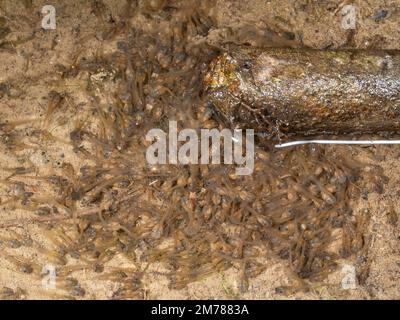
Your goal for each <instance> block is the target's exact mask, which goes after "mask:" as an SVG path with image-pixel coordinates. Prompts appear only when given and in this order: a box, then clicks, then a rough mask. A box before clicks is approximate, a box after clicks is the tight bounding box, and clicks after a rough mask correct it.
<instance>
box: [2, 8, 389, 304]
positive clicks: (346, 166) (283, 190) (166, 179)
mask: <svg viewBox="0 0 400 320" xmlns="http://www.w3.org/2000/svg"><path fill="white" fill-rule="evenodd" d="M128 3H129V6H128V7H127V9H126V17H125V19H126V20H124V19H121V22H120V23H115V25H114V26H112V27H110V26H109V25H107V26H106V27H105V31H104V33H103V38H104V41H112V40H115V39H119V40H118V42H117V45H116V46H117V48H116V50H115V53H113V54H111V55H104V56H98V57H96V58H93V59H83V58H77V59H75V61H74V64H73V65H72V66H61V65H60V66H58V72H59V73H60V74H61V77H62V78H63V79H65V80H67V79H70V78H74V77H77V76H79V75H82V74H87V77H88V79H89V81H88V86H87V88H86V91H87V94H88V96H89V97H91V102H92V105H91V106H90V108H91V109H92V110H93V117H94V119H93V120H92V123H97V124H98V125H97V126H94V125H90V124H88V123H87V122H85V121H80V122H78V123H77V124H76V127H75V129H74V130H72V131H71V132H70V136H69V140H70V143H71V144H72V145H73V150H74V152H75V153H76V155H78V156H79V157H81V158H82V159H83V160H87V162H86V163H87V164H85V165H84V166H82V167H81V168H74V167H73V166H72V165H71V164H68V163H64V164H63V165H62V167H61V169H60V173H59V174H54V175H50V176H41V177H30V178H29V175H32V173H31V172H32V171H30V170H28V169H27V168H19V169H18V170H14V171H13V172H12V173H11V175H10V177H9V178H7V179H6V180H5V181H3V183H5V184H7V185H8V187H9V188H10V189H15V190H16V189H17V188H18V190H19V191H18V192H15V193H14V195H13V197H12V199H11V200H12V201H14V202H18V203H19V207H22V208H25V209H29V210H32V211H33V212H35V214H36V218H35V219H33V221H36V222H37V223H40V224H43V225H44V226H45V229H46V230H47V231H46V234H48V237H49V239H51V241H52V242H53V244H54V247H53V248H51V249H46V250H44V249H42V253H43V254H45V255H46V256H47V257H48V260H49V261H50V262H51V263H53V264H55V265H56V267H57V274H58V276H59V277H61V278H62V279H63V280H62V282H61V284H60V286H61V287H62V288H64V289H65V290H67V292H68V294H69V295H70V296H74V297H84V296H85V290H84V288H83V287H82V285H81V284H80V283H79V282H78V280H77V279H76V278H75V277H74V275H73V273H74V272H75V271H79V270H92V271H94V272H96V273H98V274H99V279H103V280H110V281H114V282H116V283H118V284H119V285H120V286H119V288H118V290H116V291H115V293H114V296H113V297H114V298H142V297H143V294H144V292H143V282H142V278H143V276H144V275H145V274H146V272H151V271H150V269H151V268H149V266H151V265H152V264H153V263H162V264H163V265H164V266H165V267H166V268H167V270H166V271H165V272H164V274H165V275H166V276H167V277H168V278H169V280H170V286H171V288H176V289H179V288H183V287H185V286H186V285H187V284H188V283H190V282H193V281H196V280H200V279H202V278H204V277H206V276H208V275H210V274H213V273H215V272H218V271H223V270H226V269H228V268H230V267H235V268H237V269H238V270H239V272H238V275H239V276H240V280H241V281H240V284H241V289H242V290H246V287H247V279H248V278H249V277H255V276H257V275H258V274H260V273H261V272H262V271H263V270H265V261H266V259H272V258H279V259H282V260H284V261H286V262H285V265H286V266H287V267H288V268H289V270H291V271H292V274H293V278H296V279H298V280H299V281H300V282H301V283H302V281H301V279H308V280H311V281H320V280H323V279H324V278H325V277H326V276H327V275H328V274H330V273H331V272H332V271H334V270H335V268H336V267H337V260H338V259H340V258H346V257H349V256H350V255H352V254H355V253H357V252H359V251H360V250H362V249H363V248H364V247H365V245H366V241H365V239H364V235H363V232H364V230H365V226H366V224H367V221H368V216H366V215H365V216H360V215H356V214H354V213H353V212H352V210H351V201H352V200H356V199H357V198H358V196H359V194H360V192H363V190H364V189H363V186H362V183H361V182H362V181H361V180H360V179H359V178H360V172H361V170H362V168H363V166H364V164H361V163H358V162H356V161H355V160H354V159H353V158H354V157H352V156H351V155H349V154H348V153H349V149H347V148H344V147H340V148H320V147H308V146H307V147H302V148H296V149H287V150H283V151H274V150H273V149H269V148H268V147H266V148H263V149H256V161H255V170H254V173H253V175H251V176H236V175H235V167H234V166H231V165H229V166H226V165H188V166H183V165H165V166H161V165H160V166H150V165H148V164H147V162H146V160H145V151H146V147H147V146H148V142H147V141H146V140H145V138H144V136H145V132H146V131H147V130H148V129H150V128H162V129H164V130H167V125H168V120H177V121H178V123H179V126H180V127H182V128H195V129H196V128H197V129H200V128H213V127H216V128H218V127H220V126H222V124H219V123H218V122H217V121H216V120H215V119H214V118H213V110H211V109H210V106H208V105H207V103H206V101H205V98H204V97H203V96H202V93H203V92H202V78H203V76H204V73H205V72H206V70H207V65H208V63H209V62H210V60H211V59H212V58H213V57H215V55H216V54H218V48H215V47H213V48H211V47H209V46H208V45H207V41H206V36H207V34H208V32H209V31H210V30H211V29H212V28H213V27H215V22H214V20H213V16H212V10H211V9H210V8H212V6H213V2H212V1H201V4H200V5H199V3H198V2H197V1H148V2H145V4H142V3H141V2H136V1H129V2H128ZM104 10H106V8H105V7H104V4H103V3H102V2H101V1H94V2H93V11H94V13H95V14H96V17H97V18H98V19H99V23H100V25H101V23H103V24H106V22H105V19H106V18H105V17H107V14H105V13H104V12H103V11H104ZM132 16H135V19H136V20H137V21H142V22H143V23H142V24H140V25H139V24H130V23H129V21H130V20H129V18H131V17H132ZM104 96H107V97H108V98H109V99H111V100H112V101H113V102H112V103H111V104H110V105H109V106H108V107H107V108H102V107H101V101H102V99H103V98H104ZM65 99H67V97H66V96H65V95H63V94H62V93H57V92H51V93H49V96H48V109H47V113H46V116H45V117H44V120H43V121H42V123H41V128H42V131H40V132H38V131H34V132H35V133H36V134H38V135H43V134H44V132H46V131H45V130H44V129H45V128H46V126H47V125H48V124H49V123H50V122H51V121H52V119H53V118H54V114H55V113H57V112H60V109H62V106H63V104H65ZM68 99H69V98H68ZM69 101H73V99H69ZM0 129H1V130H2V131H1V136H2V141H3V143H5V144H6V145H7V146H9V148H11V147H12V146H13V144H12V143H10V141H16V140H18V131H16V130H15V128H14V127H13V126H12V123H9V124H7V125H3V126H1V128H0ZM5 139H6V140H5ZM12 139H14V140H12ZM7 141H8V142H7ZM21 148H23V146H21ZM353 153H354V154H353V155H356V151H355V149H353ZM369 168H370V169H371V170H370V171H369V172H365V173H364V175H363V177H364V178H363V181H367V180H368V181H369V182H371V181H372V184H373V185H374V186H379V185H380V183H381V182H382V181H381V180H380V176H381V175H380V174H378V173H379V171H378V170H379V168H374V167H372V166H369ZM30 179H31V180H32V179H36V180H37V179H40V181H41V182H42V184H41V186H42V187H43V190H37V192H28V191H27V189H30V188H27V186H28V185H29V181H31V180H30ZM22 181H24V182H22ZM357 182H358V183H357ZM48 189H50V190H52V192H51V193H48V192H44V190H48ZM11 200H10V201H11ZM9 226H10V227H12V223H11V224H10V225H9ZM117 255H122V256H124V257H125V258H126V260H127V261H128V262H129V264H130V267H120V268H117V267H108V263H109V262H110V261H111V260H112V259H113V258H114V257H116V256H117ZM9 259H10V262H11V263H13V264H14V265H15V266H16V267H18V270H20V271H21V272H23V273H38V275H40V274H41V272H42V270H41V269H40V268H38V267H36V266H32V265H31V264H30V263H29V261H27V260H24V259H22V258H9ZM71 259H72V260H73V261H75V264H73V263H72V264H71ZM28 267H29V268H28Z"/></svg>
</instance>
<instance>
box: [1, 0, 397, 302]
mask: <svg viewBox="0 0 400 320" xmlns="http://www.w3.org/2000/svg"><path fill="white" fill-rule="evenodd" d="M148 2H149V3H150V1H148ZM166 2H167V3H168V2H170V3H171V5H172V3H173V1H166ZM293 2H295V4H293ZM95 3H97V4H99V3H103V4H104V6H105V8H106V9H104V10H106V12H107V14H104V13H101V14H100V18H99V16H96V10H95V8H96V7H98V6H96V5H95V4H93V3H92V4H91V2H90V1H88V2H86V1H78V0H73V1H56V0H54V1H52V4H53V5H54V6H55V7H56V9H57V28H56V30H47V31H45V30H43V29H41V26H40V23H41V19H42V15H41V14H40V9H41V8H42V6H43V5H44V4H48V1H41V0H33V1H20V2H18V4H16V2H15V1H7V0H4V1H0V61H1V63H0V123H9V124H11V125H15V127H14V128H13V129H15V130H18V134H19V135H18V136H17V137H18V138H17V139H16V140H15V141H11V140H10V139H12V138H13V137H12V136H9V135H8V134H7V132H6V131H4V130H3V129H1V130H0V140H1V143H0V150H1V152H0V179H1V181H2V184H0V298H3V299H43V298H45V299H61V298H71V297H73V298H78V299H81V298H82V299H111V298H113V294H114V293H115V291H116V290H117V289H118V285H117V284H116V283H114V282H113V281H110V279H102V278H101V273H98V272H96V270H87V269H82V270H80V269H79V265H80V264H81V263H82V261H79V259H77V260H73V259H71V261H69V262H71V264H70V265H71V266H72V267H71V268H74V267H73V266H75V268H76V269H77V271H74V277H75V278H76V279H79V282H80V286H81V287H82V288H84V292H85V293H84V294H81V295H80V294H79V292H78V294H71V293H70V292H68V290H67V289H66V288H67V287H68V283H66V281H67V280H65V279H64V278H63V277H62V276H59V277H58V278H56V288H47V289H46V288H44V287H43V279H44V278H45V277H44V276H41V275H40V274H41V273H42V268H43V266H46V265H52V264H54V257H52V256H51V250H52V249H51V246H52V242H51V239H49V234H50V233H51V227H49V225H48V224H44V225H43V224H41V223H40V221H38V220H40V219H42V218H40V217H42V216H38V215H36V214H35V213H34V212H31V211H30V210H27V209H26V206H24V204H23V203H22V202H21V201H13V199H14V200H15V199H17V198H18V196H19V195H20V193H21V192H25V193H34V194H35V193H36V192H39V191H40V190H43V189H45V188H47V187H46V186H45V184H44V183H43V182H42V181H41V180H40V178H38V177H43V176H51V175H55V174H63V172H65V171H62V169H63V168H65V166H64V164H66V163H68V164H70V165H72V166H73V167H74V168H75V170H79V168H81V167H82V166H83V165H85V164H86V162H85V161H86V160H85V161H83V160H82V159H81V158H79V157H78V156H77V155H76V153H75V152H74V150H73V146H72V145H71V143H70V133H71V131H72V130H74V128H76V126H77V123H79V119H82V118H85V119H86V122H89V123H90V122H91V118H92V117H93V110H92V108H91V103H92V101H91V100H90V97H88V96H87V95H85V94H84V91H85V88H86V86H87V81H88V80H87V77H86V78H85V77H84V76H81V77H80V76H78V77H71V78H67V79H64V78H62V77H61V74H62V72H63V70H62V66H71V65H74V63H75V62H76V61H77V59H81V57H82V56H85V57H96V55H97V56H100V55H102V54H109V53H112V52H114V51H115V50H116V47H117V45H118V41H119V40H121V39H124V36H125V35H124V33H123V32H122V34H118V35H117V36H116V37H115V38H113V37H110V39H103V38H104V34H102V23H105V24H107V22H106V20H107V19H111V16H112V17H113V18H115V19H117V20H118V17H120V16H122V15H123V11H124V8H125V1H113V0H107V1H106V0H104V1H97V2H95ZM139 3H141V5H142V6H143V7H146V1H139ZM143 3H144V4H143ZM161 3H165V1H151V4H150V6H151V5H153V6H154V7H155V8H157V6H158V5H159V4H160V5H161ZM316 3H317V2H316V1H315V2H311V1H306V0H300V1H283V0H280V1H278V0H276V1H275V0H271V1H265V0H252V1H235V0H231V1H229V0H218V1H215V4H214V5H215V7H214V9H213V14H214V16H215V20H216V22H217V23H216V26H215V27H213V28H212V29H211V30H209V31H208V33H207V34H206V35H205V36H204V37H202V38H199V39H198V41H199V42H207V43H208V44H210V45H218V44H221V43H224V42H235V43H241V44H250V45H254V46H274V45H280V44H287V45H305V46H309V47H312V48H318V49H326V48H339V47H356V48H379V49H400V48H399V45H400V39H399V37H400V34H399V32H398V30H399V27H400V26H399V24H400V19H399V15H400V5H399V4H398V1H387V0H374V1H372V0H371V1H354V4H355V6H356V9H357V13H358V16H357V25H356V29H355V30H344V29H343V28H342V26H341V21H342V20H341V19H342V16H341V8H342V7H343V6H344V5H345V4H346V3H347V2H346V1H329V0H328V1H318V4H316ZM102 8H103V7H102ZM149 10H150V9H149ZM382 10H383V11H382ZM100 12H102V11H101V10H100ZM151 14H153V15H157V13H156V12H155V13H154V12H152V13H151ZM133 20H134V19H133V18H132V21H131V22H130V23H131V24H132V25H133V26H135V24H139V25H140V23H142V22H143V23H144V22H145V19H144V18H143V17H140V16H138V17H137V19H136V20H135V21H133ZM6 28H9V32H8V31H7V30H8V29H6ZM2 34H6V36H5V37H2V36H1V35H2ZM111 76H112V75H111ZM107 77H110V74H109V71H108V70H98V71H97V73H94V74H91V75H90V79H91V81H92V82H93V83H97V82H101V81H102V80H103V79H104V78H107ZM98 90H104V91H103V92H101V94H102V96H103V97H107V88H103V89H98ZM50 91H58V92H61V91H62V92H67V93H68V95H67V98H66V99H65V108H64V109H63V110H62V111H57V112H55V113H54V114H52V115H51V116H49V113H48V100H49V92H50ZM102 103H107V101H105V102H104V101H102ZM37 128H41V129H43V128H45V129H46V130H47V132H50V133H51V135H47V136H46V135H45V134H41V135H35V129H37ZM352 150H355V151H356V150H357V148H349V152H352ZM360 150H361V149H360ZM362 150H363V151H365V150H367V152H368V153H369V154H370V159H372V160H371V161H372V164H376V165H379V166H381V167H382V168H383V174H384V175H385V176H387V177H388V181H387V183H386V184H385V185H384V190H383V191H382V190H376V191H372V192H370V193H368V194H366V195H364V196H362V197H361V198H360V199H358V200H357V201H356V202H355V203H353V204H352V209H353V211H354V212H357V213H358V214H361V215H362V214H365V215H368V216H369V217H370V220H369V224H368V226H367V229H366V230H367V231H366V238H367V239H368V246H367V247H366V248H364V249H363V251H362V252H360V253H358V254H355V255H353V256H351V257H349V258H346V259H341V260H339V261H338V264H339V267H338V269H337V271H335V272H334V273H332V274H330V275H329V276H328V277H327V278H326V279H324V280H323V281H320V282H312V283H309V286H308V289H307V290H294V289H293V290H290V289H288V290H282V289H280V288H282V287H285V286H287V285H290V284H291V283H292V282H291V274H290V271H289V270H288V265H287V263H286V262H285V261H282V260H281V259H278V258H276V257H272V256H269V257H265V258H262V263H263V264H264V265H265V266H266V269H265V271H263V272H262V273H261V274H260V275H258V276H256V277H253V278H250V279H249V286H248V289H247V290H246V291H245V292H243V290H241V288H240V287H241V284H240V281H239V280H238V272H239V271H238V269H236V268H230V269H229V270H226V271H221V272H215V273H214V274H211V275H209V276H208V277H206V278H204V279H202V280H199V281H195V282H192V283H190V284H189V285H188V286H187V287H185V288H183V289H179V290H175V289H172V288H170V286H169V285H168V284H169V281H168V279H167V278H166V277H165V276H163V275H162V271H163V270H164V266H163V265H162V264H157V263H153V264H151V266H149V270H150V271H152V273H150V274H149V275H145V276H144V278H143V280H142V284H143V288H142V292H143V295H142V296H140V298H144V299H287V298H290V299H397V298H399V297H400V283H399V280H398V279H399V275H400V249H399V248H400V222H399V221H398V218H397V217H398V207H397V204H398V201H399V197H400V187H399V185H400V184H399V182H400V167H399V166H398V165H397V164H398V162H397V161H398V159H399V157H400V148H399V147H397V146H393V147H388V146H382V147H380V146H379V147H368V148H363V149H362ZM18 168H25V169H26V168H29V170H28V171H29V172H24V173H23V177H22V178H19V179H17V178H15V179H14V178H11V180H12V181H14V182H15V181H23V182H25V183H26V185H27V187H26V188H25V189H24V190H22V191H21V190H19V189H18V188H19V187H18V184H15V183H14V184H11V185H10V183H9V180H10V176H11V175H13V174H15V173H16V172H17V171H18ZM20 170H22V169H20ZM17 173H18V172H17ZM19 173H21V172H19ZM19 173H18V174H19ZM28 181H29V184H28ZM28 186H29V187H28ZM49 192H51V190H49ZM10 199H11V200H10ZM18 199H20V198H18ZM42 200H43V201H44V202H46V199H42ZM47 202H48V203H49V204H51V200H47ZM38 217H39V218H38ZM43 220H45V218H43ZM55 223H57V222H53V226H54V224H55ZM58 224H59V225H62V221H60V222H58ZM27 263H29V267H30V268H32V270H28V271H27V270H26V268H27ZM360 266H361V269H362V268H364V269H362V272H363V276H364V278H363V279H362V281H361V282H362V283H359V282H360V281H357V280H356V278H355V274H353V273H352V272H353V271H352V270H353V269H354V270H355V268H356V267H357V270H358V271H359V269H360ZM24 268H25V269H24ZM109 268H126V270H129V268H133V267H132V266H131V265H130V264H129V262H128V261H126V260H124V259H122V258H119V257H116V258H114V259H113V260H112V261H110V262H109ZM346 280H347V284H346ZM78 291H79V290H78ZM75 293H76V292H75ZM126 298H138V297H137V296H134V295H133V296H131V297H129V296H128V297H126Z"/></svg>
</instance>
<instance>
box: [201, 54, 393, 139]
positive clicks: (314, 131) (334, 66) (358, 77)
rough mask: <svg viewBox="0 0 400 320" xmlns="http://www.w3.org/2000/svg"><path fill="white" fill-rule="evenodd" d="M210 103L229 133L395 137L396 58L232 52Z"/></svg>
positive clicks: (210, 80)
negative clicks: (249, 130)
mask: <svg viewBox="0 0 400 320" xmlns="http://www.w3.org/2000/svg"><path fill="white" fill-rule="evenodd" d="M204 84H205V91H206V93H207V95H208V99H209V101H210V102H212V104H213V105H214V106H215V107H216V109H217V110H218V113H219V115H220V116H221V118H222V119H224V120H225V121H226V122H227V123H229V124H230V125H231V126H233V127H241V128H243V129H247V128H252V129H255V130H256V132H257V130H258V131H267V132H273V131H276V130H279V131H280V132H283V133H285V134H287V135H288V136H295V135H301V136H310V135H321V134H351V133H376V132H382V131H387V132H396V131H400V53H399V52H396V51H378V52H376V51H362V50H343V51H323V50H311V49H289V48H277V49H271V48H268V49H254V48H246V47H233V48H230V49H229V50H228V52H226V53H224V54H222V55H220V56H219V57H218V58H216V59H215V60H214V61H213V62H212V63H211V65H210V69H209V72H208V73H207V75H206V76H205V79H204Z"/></svg>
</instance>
